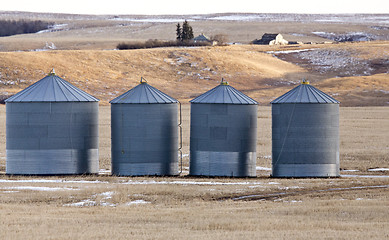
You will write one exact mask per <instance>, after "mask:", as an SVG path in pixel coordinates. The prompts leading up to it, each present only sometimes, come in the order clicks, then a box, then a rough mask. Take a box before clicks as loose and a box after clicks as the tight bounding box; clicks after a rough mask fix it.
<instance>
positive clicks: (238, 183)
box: [122, 180, 278, 185]
mask: <svg viewBox="0 0 389 240" xmlns="http://www.w3.org/2000/svg"><path fill="white" fill-rule="evenodd" d="M122 184H130V185H148V184H156V185H158V184H161V185H162V184H163V185H169V184H172V185H175V184H176V185H256V184H262V183H261V182H214V181H209V182H208V181H198V182H197V181H154V180H143V181H134V180H129V181H128V182H124V183H122ZM275 184H278V183H275Z"/></svg>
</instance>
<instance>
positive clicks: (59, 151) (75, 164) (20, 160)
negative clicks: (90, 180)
mask: <svg viewBox="0 0 389 240" xmlns="http://www.w3.org/2000/svg"><path fill="white" fill-rule="evenodd" d="M98 111H99V108H98V102H96V101H95V102H12V101H10V102H7V104H6V115H7V118H6V149H7V163H6V173H7V174H34V175H35V174H36V175H55V174H88V173H98V170H99V158H98V137H99V133H98Z"/></svg>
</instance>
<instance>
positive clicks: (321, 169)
mask: <svg viewBox="0 0 389 240" xmlns="http://www.w3.org/2000/svg"><path fill="white" fill-rule="evenodd" d="M272 168H273V171H272V176H273V177H336V176H339V104H336V103H335V104H334V103H331V104H318V103H315V104H312V103H283V104H274V103H273V104H272Z"/></svg>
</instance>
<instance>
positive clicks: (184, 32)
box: [176, 20, 194, 42]
mask: <svg viewBox="0 0 389 240" xmlns="http://www.w3.org/2000/svg"><path fill="white" fill-rule="evenodd" d="M176 26H177V29H176V35H177V41H181V42H183V41H187V40H191V39H193V38H194V35H193V28H192V27H191V26H190V25H189V23H188V21H186V20H185V21H184V22H183V23H182V27H181V25H180V24H179V23H177V25H176Z"/></svg>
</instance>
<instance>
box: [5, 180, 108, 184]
mask: <svg viewBox="0 0 389 240" xmlns="http://www.w3.org/2000/svg"><path fill="white" fill-rule="evenodd" d="M0 183H108V182H103V181H99V180H93V181H87V180H62V179H55V180H50V179H29V180H28V179H22V180H8V179H0Z"/></svg>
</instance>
